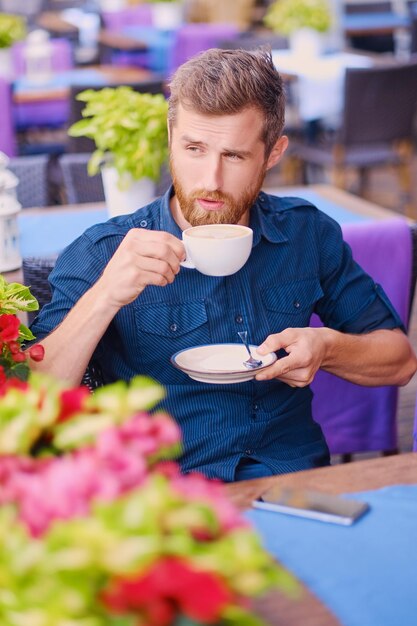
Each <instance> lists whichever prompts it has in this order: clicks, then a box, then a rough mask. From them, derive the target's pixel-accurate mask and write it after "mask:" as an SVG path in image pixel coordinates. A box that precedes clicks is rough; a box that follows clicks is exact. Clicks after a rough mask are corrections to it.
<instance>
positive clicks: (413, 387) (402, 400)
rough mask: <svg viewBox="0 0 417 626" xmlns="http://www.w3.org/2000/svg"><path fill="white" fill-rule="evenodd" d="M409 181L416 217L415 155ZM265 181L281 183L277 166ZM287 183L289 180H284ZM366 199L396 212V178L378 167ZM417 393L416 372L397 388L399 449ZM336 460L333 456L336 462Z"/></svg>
mask: <svg viewBox="0 0 417 626" xmlns="http://www.w3.org/2000/svg"><path fill="white" fill-rule="evenodd" d="M412 167H413V172H412V180H413V181H414V190H413V204H414V215H415V216H417V154H416V157H415V159H414V161H413V166H412ZM266 182H267V183H268V185H271V186H275V185H277V186H278V185H279V184H283V180H282V174H281V171H280V170H279V169H278V168H276V169H274V170H273V171H271V172H269V173H268V175H267V179H266ZM287 182H288V181H287ZM312 182H315V183H320V182H330V181H329V178H328V177H326V175H324V176H323V177H322V178H316V179H315V180H314V181H312ZM355 188H356V179H355V177H354V175H352V180H351V188H349V189H348V191H351V192H352V193H353V192H354V191H355ZM365 197H366V199H367V200H370V201H372V202H375V203H377V204H379V205H381V206H383V207H385V208H387V209H391V210H392V211H394V212H396V213H399V212H400V211H399V207H400V196H399V187H398V180H397V178H396V175H395V173H394V172H393V171H392V170H391V169H390V168H381V169H380V170H379V171H377V172H375V173H372V174H371V175H370V180H369V186H368V190H367V195H366V196H365ZM416 300H417V297H416V298H415V301H414V304H413V307H412V313H411V319H410V327H409V336H410V339H411V342H412V344H413V347H414V349H415V350H416V351H417V302H416ZM416 395H417V374H416V375H415V376H414V377H413V379H412V380H411V381H410V382H409V383H408V385H406V386H405V387H402V388H401V389H400V394H399V409H398V445H399V450H400V452H410V451H411V450H412V448H413V424H414V410H415V405H416ZM373 456H377V455H375V454H372V453H366V454H357V455H355V460H356V459H364V458H371V457H373ZM338 460H339V459H337V458H336V459H334V461H336V462H337V461H338Z"/></svg>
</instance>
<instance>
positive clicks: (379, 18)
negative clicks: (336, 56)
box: [341, 11, 410, 37]
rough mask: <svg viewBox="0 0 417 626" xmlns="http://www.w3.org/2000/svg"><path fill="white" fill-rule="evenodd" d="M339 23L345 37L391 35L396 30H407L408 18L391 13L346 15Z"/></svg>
mask: <svg viewBox="0 0 417 626" xmlns="http://www.w3.org/2000/svg"><path fill="white" fill-rule="evenodd" d="M341 23H342V24H341V25H342V30H343V31H344V33H345V35H346V36H347V37H357V36H359V35H360V36H362V35H364V36H368V35H391V34H393V33H395V31H396V30H398V29H408V28H409V27H410V17H409V16H408V15H407V14H404V15H403V14H401V13H394V12H393V11H381V12H380V13H379V12H378V13H377V12H373V13H348V14H345V15H343V16H342V18H341Z"/></svg>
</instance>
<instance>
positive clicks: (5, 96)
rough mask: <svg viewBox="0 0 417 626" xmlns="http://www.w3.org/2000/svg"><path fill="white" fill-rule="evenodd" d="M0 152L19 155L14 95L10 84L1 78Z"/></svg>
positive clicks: (11, 155)
mask: <svg viewBox="0 0 417 626" xmlns="http://www.w3.org/2000/svg"><path fill="white" fill-rule="evenodd" d="M0 111H1V130H0V151H1V152H4V153H5V154H7V156H9V157H13V156H15V155H16V154H17V150H16V138H15V134H14V121H13V115H12V93H11V87H10V83H8V82H7V81H6V80H4V79H3V78H0Z"/></svg>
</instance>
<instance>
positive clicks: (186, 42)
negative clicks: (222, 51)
mask: <svg viewBox="0 0 417 626" xmlns="http://www.w3.org/2000/svg"><path fill="white" fill-rule="evenodd" d="M239 32H240V31H239V29H238V27H237V26H234V25H233V24H216V23H213V24H212V23H207V24H206V23H196V24H184V25H183V26H181V28H179V29H178V31H177V33H176V38H175V42H174V47H173V51H172V60H171V67H170V71H171V72H174V71H175V70H176V69H177V67H179V66H180V65H182V64H183V63H185V61H188V59H190V58H191V57H193V56H194V55H195V54H197V53H198V52H201V51H202V50H208V49H209V48H217V47H218V45H219V44H220V42H221V41H223V40H224V39H235V38H237V37H238V35H239Z"/></svg>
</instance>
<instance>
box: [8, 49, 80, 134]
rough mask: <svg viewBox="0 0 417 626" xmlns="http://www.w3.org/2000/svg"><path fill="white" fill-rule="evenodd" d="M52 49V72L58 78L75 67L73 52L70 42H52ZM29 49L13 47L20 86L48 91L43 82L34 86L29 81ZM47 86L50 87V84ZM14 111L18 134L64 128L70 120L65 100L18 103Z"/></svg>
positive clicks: (15, 71)
mask: <svg viewBox="0 0 417 626" xmlns="http://www.w3.org/2000/svg"><path fill="white" fill-rule="evenodd" d="M50 45H51V46H52V56H51V70H52V71H53V72H54V74H55V75H56V74H59V73H61V72H64V71H67V70H70V69H71V68H73V67H74V60H73V50H72V47H71V44H70V42H69V41H68V40H67V39H52V40H51V41H50ZM25 46H26V44H25V42H19V43H17V44H14V46H13V47H12V59H13V68H14V74H15V76H16V80H17V83H18V85H19V83H20V85H23V86H25V87H26V89H27V90H32V91H33V92H36V91H39V89H40V88H42V87H45V84H44V83H42V81H40V82H36V81H35V82H33V81H29V80H26V79H25V71H26V68H25V58H24V51H25ZM51 78H52V76H51ZM46 86H49V81H48V83H47V85H46ZM15 89H16V83H15ZM13 109H14V118H15V127H16V129H17V130H26V129H28V128H29V127H34V126H42V127H55V128H56V127H60V126H62V125H63V124H64V123H65V122H66V120H67V117H68V105H67V103H66V101H65V100H63V99H61V98H53V97H52V98H50V99H48V100H43V101H42V100H41V101H34V102H14V106H13Z"/></svg>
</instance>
